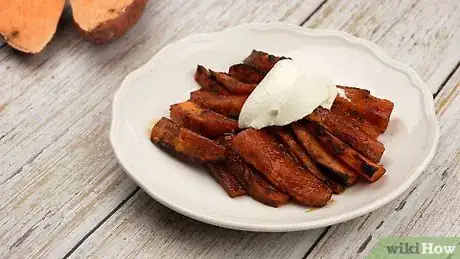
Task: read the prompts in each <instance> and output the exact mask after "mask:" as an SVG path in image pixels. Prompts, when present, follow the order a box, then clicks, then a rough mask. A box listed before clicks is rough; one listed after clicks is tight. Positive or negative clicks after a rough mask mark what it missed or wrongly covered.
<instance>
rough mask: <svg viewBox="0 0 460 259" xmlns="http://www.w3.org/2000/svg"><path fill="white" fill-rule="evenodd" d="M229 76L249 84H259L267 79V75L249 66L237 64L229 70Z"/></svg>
mask: <svg viewBox="0 0 460 259" xmlns="http://www.w3.org/2000/svg"><path fill="white" fill-rule="evenodd" d="M228 74H229V75H230V76H232V77H234V78H236V79H237V80H239V81H241V82H243V83H247V84H258V83H260V81H262V79H264V77H265V73H263V72H260V71H259V70H257V69H256V68H254V67H252V66H250V65H247V64H236V65H233V66H231V67H230V68H229V70H228Z"/></svg>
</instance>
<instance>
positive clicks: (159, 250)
mask: <svg viewBox="0 0 460 259" xmlns="http://www.w3.org/2000/svg"><path fill="white" fill-rule="evenodd" d="M320 233H321V230H313V231H310V232H309V234H310V235H306V233H305V232H294V233H263V234H261V233H255V232H243V231H234V230H229V229H223V228H218V227H214V226H210V225H206V224H204V223H201V222H198V221H195V220H192V219H190V218H187V217H185V216H182V215H180V214H178V213H175V212H173V211H171V210H169V209H167V208H165V207H163V206H161V205H160V204H158V203H157V202H156V201H154V200H153V199H151V198H150V197H149V196H148V195H147V194H146V193H144V192H143V191H140V192H139V193H137V194H136V195H135V196H134V197H133V199H131V200H130V201H128V202H127V203H126V204H125V206H123V207H122V208H121V209H120V210H119V211H117V212H116V213H115V214H114V215H113V216H112V217H111V218H110V219H109V221H107V222H106V224H104V226H103V227H102V228H101V229H99V230H97V231H96V232H95V233H94V234H93V235H91V236H90V238H89V239H87V240H86V241H85V243H84V246H82V247H80V248H79V249H77V250H76V251H75V252H74V253H73V254H72V256H71V258H86V257H94V258H98V257H101V256H103V255H110V256H114V257H117V258H300V257H302V256H303V254H299V253H296V252H297V251H303V246H307V247H309V246H310V245H311V243H312V242H313V241H314V240H315V239H305V236H310V237H316V236H318V235H319V234H320Z"/></svg>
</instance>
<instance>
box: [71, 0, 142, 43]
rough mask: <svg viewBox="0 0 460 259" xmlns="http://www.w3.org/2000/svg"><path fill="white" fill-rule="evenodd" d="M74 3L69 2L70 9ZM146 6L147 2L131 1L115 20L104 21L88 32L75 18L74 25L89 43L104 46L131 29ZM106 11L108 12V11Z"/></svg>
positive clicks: (73, 1)
mask: <svg viewBox="0 0 460 259" xmlns="http://www.w3.org/2000/svg"><path fill="white" fill-rule="evenodd" d="M75 2H76V1H75V0H71V1H70V6H71V7H72V9H74V8H75ZM146 4H147V0H132V2H131V3H130V4H129V5H128V6H127V7H126V8H124V10H123V11H122V12H121V13H119V15H118V16H117V17H116V18H113V19H110V20H107V21H104V22H102V23H100V24H99V25H98V26H96V27H95V28H92V29H90V30H85V29H83V28H82V27H81V26H80V24H79V22H80V21H78V20H77V19H76V18H75V16H74V24H75V26H76V27H77V29H78V31H80V33H81V34H82V35H83V36H84V37H85V38H86V39H88V40H89V41H91V42H94V43H96V44H106V43H109V42H111V41H113V40H115V39H118V38H120V37H121V36H122V35H124V34H125V33H126V32H127V31H128V30H129V29H131V28H132V27H133V26H134V25H135V24H136V23H137V21H138V20H139V18H140V17H141V15H142V13H143V11H144V8H145V6H146ZM107 11H108V12H109V11H110V9H109V10H107Z"/></svg>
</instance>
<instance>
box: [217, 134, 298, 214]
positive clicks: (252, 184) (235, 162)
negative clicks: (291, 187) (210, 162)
mask: <svg viewBox="0 0 460 259" xmlns="http://www.w3.org/2000/svg"><path fill="white" fill-rule="evenodd" d="M232 138H233V136H232V135H226V136H222V137H219V139H218V141H219V143H220V144H221V145H223V146H225V147H227V148H228V149H227V151H228V158H227V160H226V161H225V164H226V166H227V169H228V170H229V171H230V172H232V173H233V174H234V175H235V177H236V179H237V180H238V182H240V183H241V185H243V186H244V188H246V190H247V191H248V194H249V195H250V196H251V197H252V198H253V199H254V200H256V201H258V202H261V203H263V204H265V205H268V206H272V207H279V206H281V205H284V204H286V203H287V202H288V200H289V196H288V195H286V194H284V193H282V192H281V191H279V190H278V189H277V188H276V187H275V186H273V185H272V184H271V183H270V182H269V181H267V180H266V179H265V178H264V177H263V176H262V175H260V173H259V172H257V171H256V170H255V169H253V168H251V167H250V166H249V165H248V164H247V163H246V162H245V161H244V160H243V158H242V157H241V156H240V155H239V154H238V153H236V152H235V151H233V150H232V149H231V148H230V146H229V145H230V144H229V141H230V140H231V139H232Z"/></svg>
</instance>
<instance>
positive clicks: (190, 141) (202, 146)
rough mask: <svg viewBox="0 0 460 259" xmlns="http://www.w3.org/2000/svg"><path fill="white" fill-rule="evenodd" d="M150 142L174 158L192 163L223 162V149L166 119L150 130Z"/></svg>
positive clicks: (224, 152) (225, 154)
mask: <svg viewBox="0 0 460 259" xmlns="http://www.w3.org/2000/svg"><path fill="white" fill-rule="evenodd" d="M150 140H151V141H152V142H153V143H154V144H155V145H158V146H159V147H162V148H164V149H166V150H167V151H169V152H171V153H173V154H175V155H176V156H178V157H180V158H183V159H186V160H189V161H192V162H198V163H203V162H209V161H220V160H224V159H225V158H226V156H227V152H226V150H225V147H223V146H221V145H219V144H217V143H215V142H214V141H212V140H210V139H207V138H205V137H203V136H200V135H198V134H196V133H194V132H192V131H190V130H188V129H184V128H181V127H179V126H178V125H176V124H175V123H174V122H172V121H171V120H169V119H167V118H161V120H159V121H158V122H157V123H156V124H155V126H153V128H152V133H151V135H150Z"/></svg>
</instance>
